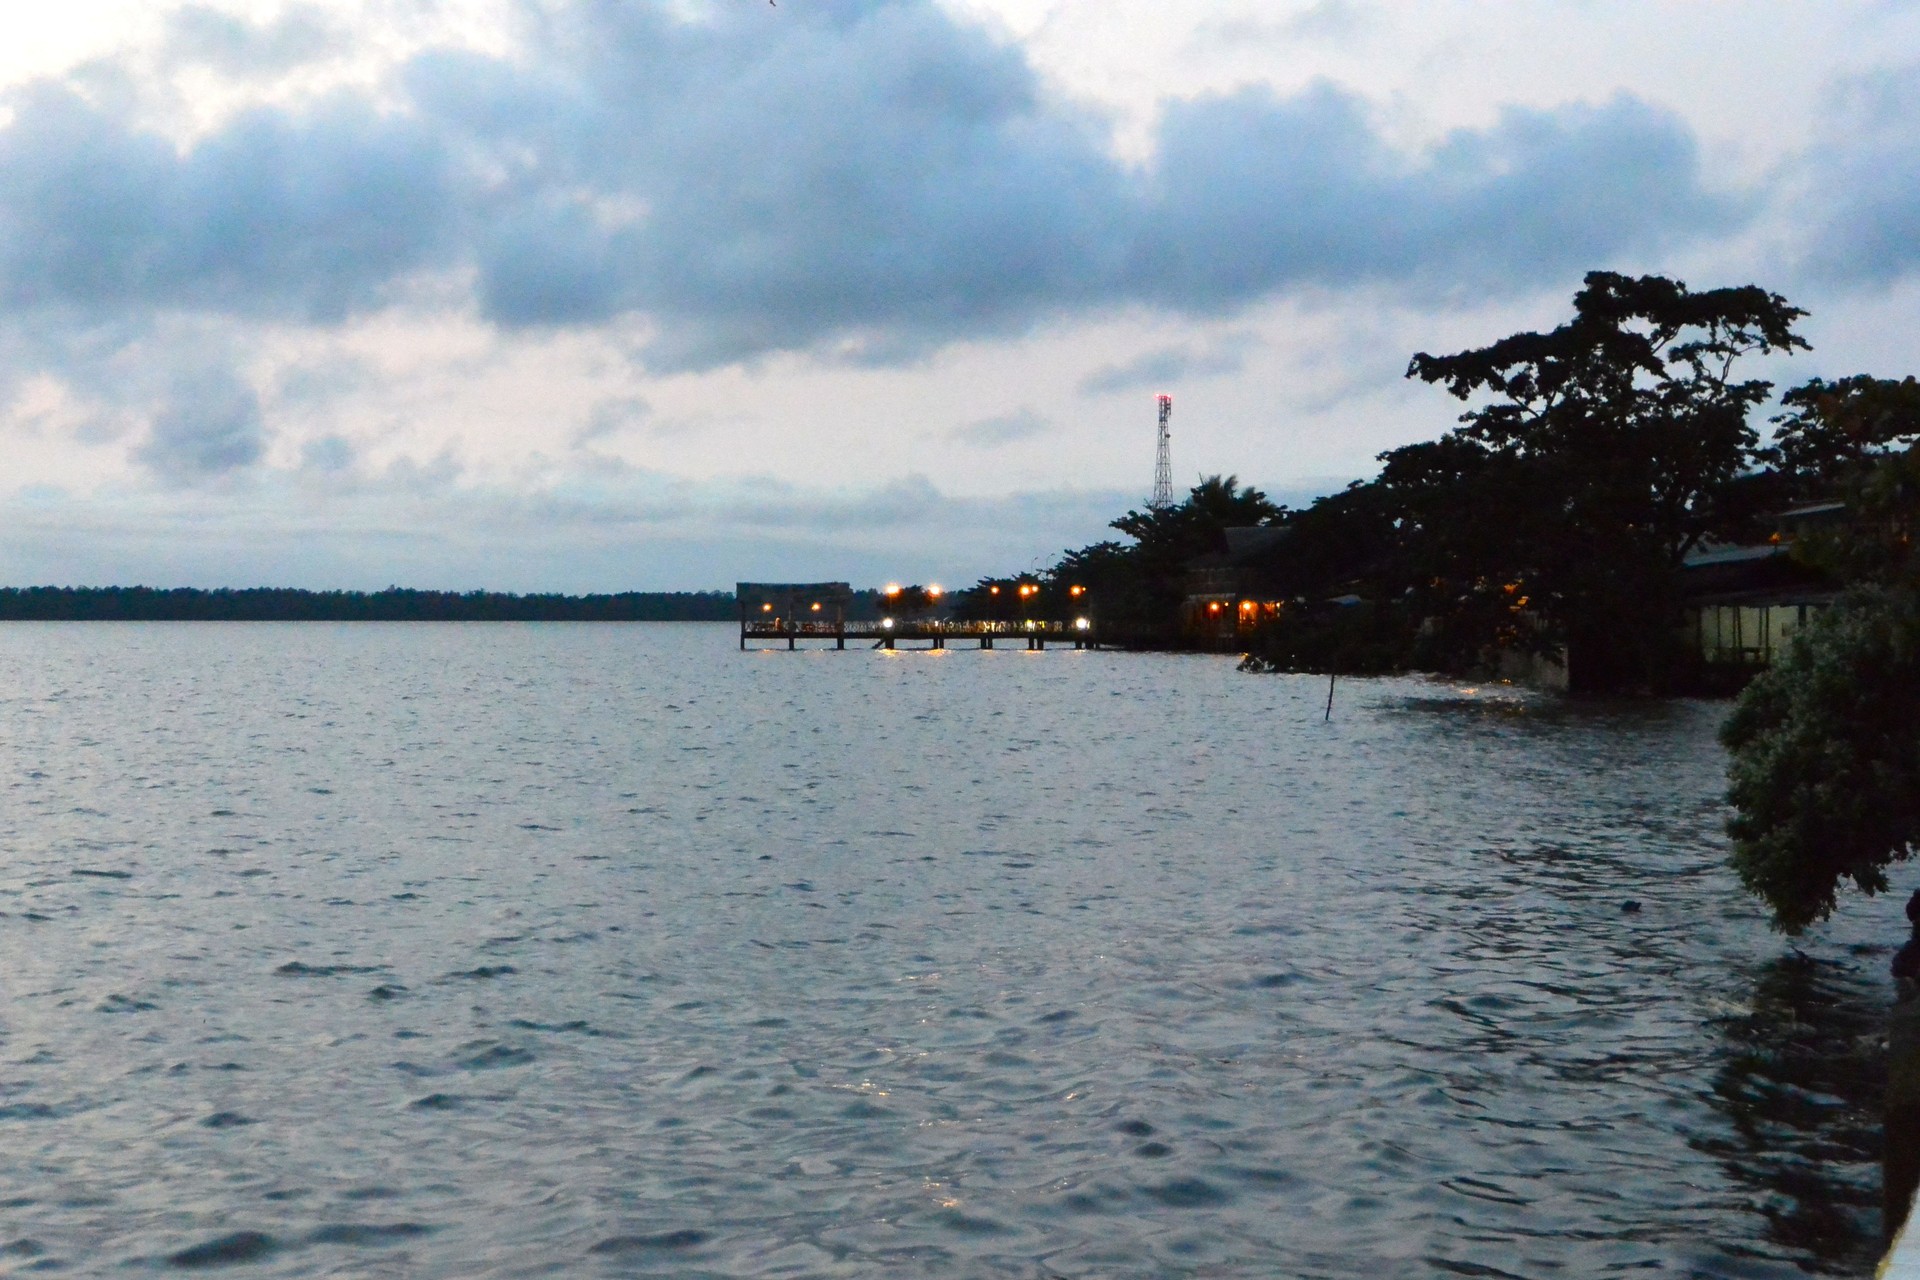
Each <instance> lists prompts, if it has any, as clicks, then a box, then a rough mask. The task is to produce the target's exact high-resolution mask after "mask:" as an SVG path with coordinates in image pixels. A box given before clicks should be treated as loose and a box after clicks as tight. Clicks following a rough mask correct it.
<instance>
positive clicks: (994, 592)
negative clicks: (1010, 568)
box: [987, 587, 1000, 596]
mask: <svg viewBox="0 0 1920 1280" xmlns="http://www.w3.org/2000/svg"><path fill="white" fill-rule="evenodd" d="M987 594H988V595H992V596H997V595H999V594H1000V588H998V587H988V588H987Z"/></svg>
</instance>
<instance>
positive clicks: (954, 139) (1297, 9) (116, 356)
mask: <svg viewBox="0 0 1920 1280" xmlns="http://www.w3.org/2000/svg"><path fill="white" fill-rule="evenodd" d="M16 9H17V12H14V13H10V14H9V16H8V17H7V18H6V19H5V20H4V24H3V25H0V30H3V31H4V33H5V36H6V39H5V40H4V41H0V298H3V300H4V302H3V305H0V582H4V583H11V584H18V583H27V582H36V583H37V582H57V583H74V584H79V583H116V582H117V583H130V582H148V583H156V584H166V585H174V584H194V585H223V584H224V585H252V584H257V583H272V584H282V585H303V586H350V587H378V586H384V585H386V584H388V583H390V582H397V583H401V584H406V585H417V586H437V587H463V588H464V587H473V586H486V587H493V588H500V589H512V590H533V589H552V590H570V591H581V590H621V589H646V588H654V589H673V588H699V587H712V586H724V585H727V584H730V583H731V582H732V581H734V580H735V579H736V578H754V577H787V576H794V577H809V578H811V577H830V578H850V579H852V580H854V581H855V582H862V583H864V582H871V581H876V580H881V579H884V578H889V577H898V578H903V579H915V580H939V581H945V582H965V581H971V580H972V579H973V578H974V577H977V576H978V575H980V574H982V573H984V572H987V571H989V570H1007V569H1017V568H1023V567H1026V566H1028V565H1030V564H1032V563H1034V562H1035V561H1036V559H1039V558H1044V557H1048V556H1050V555H1051V554H1053V553H1055V552H1057V551H1058V550H1059V549H1061V548H1062V547H1064V546H1067V545H1078V544H1081V543H1085V542H1088V541H1091V540H1094V539H1096V538H1098V537H1101V536H1103V533H1104V530H1103V526H1104V523H1105V521H1106V520H1107V519H1108V518H1110V517H1111V516H1112V515H1114V514H1117V513H1118V512H1119V511H1120V510H1123V509H1124V508H1125V507H1127V506H1128V505H1137V504H1138V503H1139V502H1140V501H1142V500H1143V499H1144V497H1145V492H1146V490H1147V488H1148V486H1149V484H1150V481H1151V476H1152V464H1153V396H1154V394H1155V393H1157V392H1161V391H1165V392H1169V393H1171V394H1172V395H1174V397H1175V400H1176V409H1175V419H1174V428H1175V429H1174V468H1175V476H1176V481H1177V482H1183V483H1191V481H1192V480H1193V479H1195V478H1197V477H1198V475H1200V474H1201V473H1212V472H1217V471H1220V472H1235V473H1238V474H1239V475H1240V476H1241V477H1242V478H1243V479H1246V480H1250V481H1253V482H1255V483H1258V484H1260V485H1262V486H1264V487H1266V488H1267V489H1269V490H1270V491H1272V492H1274V493H1276V494H1280V495H1284V496H1288V497H1293V498H1295V499H1296V500H1304V498H1305V497H1306V496H1309V495H1311V494H1312V493H1314V492H1318V491H1323V490H1325V489H1328V488H1333V487H1338V485H1340V484H1342V483H1344V482H1345V481H1347V480H1349V479H1352V478H1355V477H1357V476H1361V475H1365V474H1369V473H1370V472H1371V470H1372V459H1373V457H1374V455H1375V454H1377V453H1378V452H1380V451H1381V450H1382V449H1386V448H1390V447H1392V446H1395V445H1398V444H1403V443H1406V442H1408V441H1411V440H1416V439H1423V438H1430V437H1432V436H1434V435H1437V434H1439V433H1440V432H1442V431H1444V430H1445V429H1446V428H1447V427H1448V426H1449V425H1451V421H1452V417H1453V414H1454V412H1455V406H1454V404H1453V402H1452V401H1450V400H1448V399H1447V398H1446V397H1445V396H1444V395H1442V394H1441V393H1439V392H1437V391H1435V390H1434V389H1432V388H1428V387H1424V386H1420V385H1417V384H1409V383H1407V382H1405V381H1404V380H1403V378H1402V376H1401V375H1402V374H1403V372H1404V370H1405V367H1406V362H1407V358H1408V356H1409V355H1410V354H1411V353H1412V352H1414V351H1416V350H1422V349H1425V350H1432V351H1444V350H1454V349H1458V348H1460V347H1464V346H1469V345H1478V344H1481V343H1483V342H1486V341H1490V340H1492V339H1493V338H1496V337H1499V336H1501V335H1503V334H1505V333H1508V332H1511V331H1513V330H1515V329H1517V328H1525V327H1536V326H1542V325H1550V324H1552V323H1555V322H1556V321H1557V320H1559V319H1560V318H1562V317H1563V316H1564V314H1565V313H1566V312H1567V309H1568V299H1569V298H1570V296H1571V294H1572V292H1573V290H1574V289H1575V288H1576V287H1577V286H1578V283H1579V280H1580V277H1581V275H1582V274H1583V273H1584V272H1585V271H1587V270H1589V269H1592V268H1595V267H1607V268H1612V269H1617V270H1625V271H1635V272H1638V271H1657V272H1661V273H1663V274H1669V275H1675V276H1678V277H1680V278H1682V279H1685V280H1686V281H1688V282H1689V283H1690V284H1692V285H1695V286H1696V287H1708V286H1713V285H1721V284H1741V283H1748V282H1754V283H1759V284H1762V285H1765V286H1767V287H1768V288H1771V289H1774V290H1776V291H1778V292H1782V293H1784V294H1786V295H1787V296H1788V297H1789V298H1790V299H1792V300H1793V301H1794V302H1796V303H1798V304H1799V305H1801V306H1803V307H1805V308H1807V309H1808V310H1809V311H1811V312H1812V315H1811V317H1810V319H1809V320H1808V321H1807V323H1806V326H1805V329H1806V332H1807V335H1808V336H1809V337H1810V338H1811V340H1812V341H1813V343H1814V347H1815V350H1814V351H1813V353H1812V354H1811V355H1803V356H1799V357H1796V358H1795V359H1794V360H1793V361H1792V362H1791V363H1789V364H1784V365H1782V366H1781V367H1780V368H1779V369H1778V371H1777V373H1775V374H1774V376H1777V377H1779V378H1781V379H1785V380H1792V381H1798V380H1800V379H1802V378H1805V377H1811V376H1814V375H1815V374H1821V375H1826V376H1838V375H1843V374H1847V373H1853V372H1871V373H1876V374H1882V375H1902V374H1906V373H1910V372H1920V0H1820V2H1819V3H1809V2H1807V0H1775V2H1772V3H1762V2H1759V0H1753V2H1749V3H1742V2H1740V0H1718V2H1716V3H1706V2H1705V0H1664V2H1663V0H1559V2H1557V3H1556V2H1554V0H1419V2H1418V3H1415V2H1414V0H1400V2H1398V3H1384V2H1378V3H1376V2H1372V0H779V2H778V3H777V4H768V3H765V2H764V0H585V2H581V3H563V2H562V0H329V2H327V3H319V4H308V3H280V2H271V0H259V2H254V0H232V2H231V3H228V2H226V0H210V2H207V3H195V4H186V5H169V4H157V3H154V0H62V3H60V4H59V5H49V6H31V7H27V6H16ZM22 15H26V16H22Z"/></svg>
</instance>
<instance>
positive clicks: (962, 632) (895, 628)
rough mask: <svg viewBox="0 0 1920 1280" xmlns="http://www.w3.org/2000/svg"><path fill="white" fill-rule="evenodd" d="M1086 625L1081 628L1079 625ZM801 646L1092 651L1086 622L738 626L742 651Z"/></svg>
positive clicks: (751, 622)
mask: <svg viewBox="0 0 1920 1280" xmlns="http://www.w3.org/2000/svg"><path fill="white" fill-rule="evenodd" d="M1082 623H1084V625H1082ZM802 640H810V641H815V642H820V643H824V642H826V641H829V640H830V641H832V642H833V647H834V648H836V649H844V648H846V647H847V641H849V640H868V641H872V642H873V647H874V648H876V649H899V648H909V649H911V648H916V647H918V648H927V649H945V648H949V647H951V646H953V645H955V644H959V645H966V644H969V643H971V644H973V645H975V646H977V647H979V648H981V649H994V648H1010V649H1045V648H1046V647H1047V645H1049V644H1053V645H1055V646H1059V647H1067V646H1071V647H1072V648H1075V649H1091V648H1094V647H1095V643H1096V642H1095V634H1094V629H1093V623H1092V621H1091V620H1090V619H1087V620H1081V621H1080V622H1066V621H1060V620H1049V621H1046V622H1042V621H1039V620H1038V619H1034V620H1030V621H1027V622H952V621H926V622H908V621H903V620H900V619H888V618H883V619H881V620H879V621H878V622H844V621H840V620H835V621H832V622H804V621H797V620H790V619H785V618H770V619H767V620H765V621H761V620H759V619H756V618H747V619H743V620H742V621H741V623H740V647H741V648H742V649H748V648H757V649H767V648H778V647H780V646H781V645H782V644H785V645H786V647H787V648H789V649H797V648H799V647H800V642H801V641H802Z"/></svg>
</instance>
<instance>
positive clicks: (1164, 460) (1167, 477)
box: [1147, 396, 1173, 511]
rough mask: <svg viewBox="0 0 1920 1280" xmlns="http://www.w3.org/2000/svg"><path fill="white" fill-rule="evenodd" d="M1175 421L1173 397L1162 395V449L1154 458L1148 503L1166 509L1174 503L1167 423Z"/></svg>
mask: <svg viewBox="0 0 1920 1280" xmlns="http://www.w3.org/2000/svg"><path fill="white" fill-rule="evenodd" d="M1172 421H1173V397H1172V396H1161V397H1160V449H1159V452H1158V453H1157V454H1156V455H1155V456H1154V460H1153V497H1151V498H1149V499H1148V500H1147V505H1148V506H1149V507H1152V508H1153V509H1154V510H1155V511H1165V510H1166V509H1167V508H1168V507H1171V506H1172V505H1173V453H1172V450H1171V449H1170V447H1169V445H1168V443H1167V424H1168V423H1170V422H1172Z"/></svg>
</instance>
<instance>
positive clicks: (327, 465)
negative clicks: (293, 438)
mask: <svg viewBox="0 0 1920 1280" xmlns="http://www.w3.org/2000/svg"><path fill="white" fill-rule="evenodd" d="M300 460H301V462H303V463H304V464H305V465H306V466H307V467H309V468H311V469H312V470H315V471H326V472H333V471H345V470H346V469H347V468H348V467H351V466H352V465H353V445H352V444H351V443H349V442H348V441H347V440H346V439H344V438H343V437H341V436H321V437H319V438H318V439H315V440H309V441H307V443H306V444H305V445H303V446H301V449H300Z"/></svg>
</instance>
